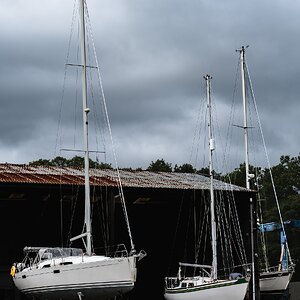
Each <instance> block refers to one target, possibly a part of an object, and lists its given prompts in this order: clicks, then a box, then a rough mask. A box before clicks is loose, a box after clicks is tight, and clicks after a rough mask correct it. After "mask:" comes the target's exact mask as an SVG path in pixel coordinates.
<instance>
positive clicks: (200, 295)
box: [164, 280, 248, 300]
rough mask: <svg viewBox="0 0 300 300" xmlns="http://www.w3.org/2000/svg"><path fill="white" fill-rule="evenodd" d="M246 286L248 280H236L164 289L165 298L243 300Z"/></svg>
mask: <svg viewBox="0 0 300 300" xmlns="http://www.w3.org/2000/svg"><path fill="white" fill-rule="evenodd" d="M247 288H248V282H243V283H238V280H229V281H225V282H224V281H221V282H217V283H208V284H203V285H201V286H197V287H194V288H185V289H184V288H174V289H166V292H165V295H164V296H165V298H166V299H167V300H218V299H221V300H243V299H244V297H245V295H246V292H247Z"/></svg>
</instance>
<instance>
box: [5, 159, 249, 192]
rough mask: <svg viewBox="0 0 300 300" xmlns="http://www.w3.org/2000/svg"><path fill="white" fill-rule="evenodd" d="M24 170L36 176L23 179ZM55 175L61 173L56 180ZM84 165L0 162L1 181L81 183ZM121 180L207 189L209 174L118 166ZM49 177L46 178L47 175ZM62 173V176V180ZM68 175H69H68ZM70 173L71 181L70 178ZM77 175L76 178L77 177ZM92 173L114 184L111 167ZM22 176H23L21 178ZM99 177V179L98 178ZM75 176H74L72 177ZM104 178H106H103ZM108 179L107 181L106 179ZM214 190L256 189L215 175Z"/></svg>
mask: <svg viewBox="0 0 300 300" xmlns="http://www.w3.org/2000/svg"><path fill="white" fill-rule="evenodd" d="M26 174H27V175H28V176H29V175H30V176H34V177H35V178H36V179H35V180H33V179H32V178H30V180H29V178H28V180H26V179H25V180H24V177H26ZM56 176H61V178H60V179H57V180H56V178H55V177H56ZM83 176H84V171H83V168H71V167H56V166H33V165H29V164H9V163H0V182H2V183H3V182H11V183H18V182H20V183H35V184H47V183H48V184H66V185H69V184H77V185H82V184H83V183H82V181H81V180H80V179H81V177H83ZM120 176H121V181H122V184H123V186H124V187H141V188H170V189H201V190H207V189H209V178H208V177H206V176H203V175H200V174H195V173H176V172H151V171H137V170H130V171H129V170H120ZM47 177H48V178H47ZM64 177H65V180H64ZM67 177H68V178H67ZM71 177H73V178H74V179H73V181H72V178H71ZM76 177H77V179H76ZM91 177H94V179H93V180H94V181H95V182H96V183H95V184H94V185H97V182H102V183H103V185H106V186H113V187H115V186H116V184H117V172H116V170H112V169H91ZM21 178H23V180H21ZM101 178H102V179H101ZM75 179H76V180H75ZM104 181H105V182H104ZM109 181H110V183H109ZM214 186H215V190H232V191H240V192H255V191H254V190H247V189H246V188H244V187H240V186H237V185H233V184H229V183H225V182H223V181H220V180H217V179H214Z"/></svg>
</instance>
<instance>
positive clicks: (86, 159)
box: [80, 0, 92, 255]
mask: <svg viewBox="0 0 300 300" xmlns="http://www.w3.org/2000/svg"><path fill="white" fill-rule="evenodd" d="M84 4H85V0H80V37H81V41H80V49H81V65H82V107H83V150H84V185H85V211H84V223H85V229H86V252H87V255H91V254H92V241H91V240H92V236H91V203H90V178H89V143H88V142H89V141H88V133H89V132H88V113H89V111H90V109H89V108H88V107H87V82H86V44H85V17H84Z"/></svg>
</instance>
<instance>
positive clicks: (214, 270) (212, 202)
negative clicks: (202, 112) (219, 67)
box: [204, 75, 218, 279]
mask: <svg viewBox="0 0 300 300" xmlns="http://www.w3.org/2000/svg"><path fill="white" fill-rule="evenodd" d="M204 79H205V81H206V98H207V108H208V140H209V178H210V216H211V247H212V274H211V275H212V278H213V279H217V276H218V273H217V230H216V218H215V199H214V188H213V180H214V177H213V162H212V156H213V151H214V150H215V141H214V139H213V136H212V122H211V79H212V77H211V76H210V75H206V76H204Z"/></svg>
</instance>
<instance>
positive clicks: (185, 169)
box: [174, 164, 196, 173]
mask: <svg viewBox="0 0 300 300" xmlns="http://www.w3.org/2000/svg"><path fill="white" fill-rule="evenodd" d="M174 172H177V173H195V172H196V169H194V168H193V166H192V165H191V164H183V165H181V166H177V165H175V167H174Z"/></svg>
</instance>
